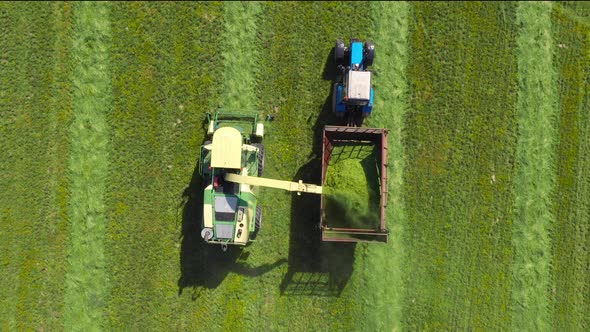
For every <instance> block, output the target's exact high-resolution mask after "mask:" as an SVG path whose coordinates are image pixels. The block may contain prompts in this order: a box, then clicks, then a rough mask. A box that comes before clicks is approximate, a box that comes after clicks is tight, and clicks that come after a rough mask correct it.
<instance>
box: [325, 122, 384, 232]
mask: <svg viewBox="0 0 590 332" xmlns="http://www.w3.org/2000/svg"><path fill="white" fill-rule="evenodd" d="M387 134H388V130H387V129H382V128H357V127H340V126H326V127H324V131H323V145H322V186H323V187H324V194H323V195H322V196H321V199H320V200H321V202H320V204H321V209H320V214H321V215H320V227H321V231H322V241H334V242H387V239H388V234H389V232H388V230H387V228H386V224H385V208H386V206H387Z"/></svg>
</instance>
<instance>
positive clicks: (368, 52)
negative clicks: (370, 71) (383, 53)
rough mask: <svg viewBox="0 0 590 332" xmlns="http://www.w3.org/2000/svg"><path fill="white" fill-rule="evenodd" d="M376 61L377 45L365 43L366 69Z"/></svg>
mask: <svg viewBox="0 0 590 332" xmlns="http://www.w3.org/2000/svg"><path fill="white" fill-rule="evenodd" d="M374 59H375V45H373V43H371V42H365V68H366V67H369V66H372V65H373V60H374Z"/></svg>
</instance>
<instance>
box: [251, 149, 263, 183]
mask: <svg viewBox="0 0 590 332" xmlns="http://www.w3.org/2000/svg"><path fill="white" fill-rule="evenodd" d="M252 145H254V146H255V147H257V148H258V150H259V151H260V153H258V176H262V174H263V173H264V145H262V144H260V143H254V144H252Z"/></svg>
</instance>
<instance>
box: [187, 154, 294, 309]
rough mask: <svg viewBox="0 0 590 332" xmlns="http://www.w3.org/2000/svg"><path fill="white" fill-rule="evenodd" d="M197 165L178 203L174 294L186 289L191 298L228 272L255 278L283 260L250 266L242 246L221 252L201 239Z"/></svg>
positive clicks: (201, 209)
mask: <svg viewBox="0 0 590 332" xmlns="http://www.w3.org/2000/svg"><path fill="white" fill-rule="evenodd" d="M198 167H199V165H198V161H197V163H196V165H195V168H194V170H193V174H192V177H191V181H190V183H189V185H188V186H187V187H186V188H185V190H184V192H183V193H182V202H181V204H180V206H179V208H180V207H181V208H182V229H181V234H180V238H181V245H180V278H179V279H178V295H179V296H180V295H182V294H183V292H184V290H185V288H190V289H191V297H192V299H193V300H196V299H197V298H198V297H199V296H200V292H201V291H202V290H203V289H204V288H206V289H213V288H217V287H218V286H219V285H221V283H222V282H223V280H224V279H225V278H226V276H227V275H228V274H229V273H230V272H233V273H238V274H242V275H246V276H250V277H255V276H259V275H262V274H264V273H266V272H268V271H270V270H272V269H274V268H276V267H278V266H279V265H281V264H284V263H286V260H285V259H282V260H278V261H276V262H274V263H272V264H264V265H261V266H257V267H251V266H249V265H248V264H247V259H248V256H249V252H248V251H247V250H244V249H243V248H242V247H237V246H229V247H228V249H227V251H225V252H224V251H222V250H221V246H220V245H214V244H207V243H206V242H205V241H203V239H202V238H201V235H200V234H201V219H202V217H203V187H204V183H203V180H202V178H201V176H200V175H199V168H198Z"/></svg>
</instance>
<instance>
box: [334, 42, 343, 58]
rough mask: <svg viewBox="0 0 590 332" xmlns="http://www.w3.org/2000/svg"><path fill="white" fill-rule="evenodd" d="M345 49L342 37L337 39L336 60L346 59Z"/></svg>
mask: <svg viewBox="0 0 590 332" xmlns="http://www.w3.org/2000/svg"><path fill="white" fill-rule="evenodd" d="M344 49H345V48H344V42H343V41H342V39H338V40H336V46H335V47H334V60H336V62H338V61H342V59H344Z"/></svg>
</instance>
